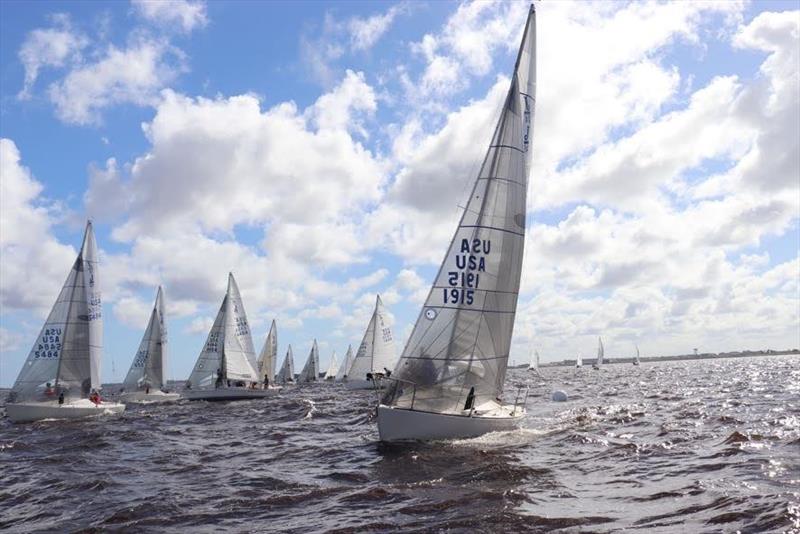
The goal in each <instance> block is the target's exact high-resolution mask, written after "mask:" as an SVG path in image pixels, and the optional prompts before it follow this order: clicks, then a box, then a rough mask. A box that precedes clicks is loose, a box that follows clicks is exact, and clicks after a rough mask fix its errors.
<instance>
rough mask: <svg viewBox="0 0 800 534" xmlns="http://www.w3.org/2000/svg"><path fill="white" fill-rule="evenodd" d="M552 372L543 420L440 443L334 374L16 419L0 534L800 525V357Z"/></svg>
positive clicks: (537, 388)
mask: <svg viewBox="0 0 800 534" xmlns="http://www.w3.org/2000/svg"><path fill="white" fill-rule="evenodd" d="M542 374H543V375H544V376H545V377H546V378H547V379H548V382H547V383H542V381H541V380H540V379H537V378H535V377H534V376H533V373H529V372H526V371H522V370H512V371H511V372H510V373H509V377H508V379H507V384H508V385H509V389H510V386H511V385H513V384H516V383H522V382H527V383H529V384H530V385H531V386H532V387H533V389H532V392H533V396H532V397H531V399H530V401H529V412H530V413H529V416H528V417H527V420H526V428H525V429H522V430H518V431H513V432H503V433H494V434H490V435H487V436H484V437H481V438H477V439H467V440H457V441H451V442H440V443H434V444H410V445H403V446H396V445H394V446H389V445H382V444H379V443H378V442H377V430H376V426H375V423H374V420H373V416H372V407H373V403H374V400H375V397H374V393H371V392H367V391H363V392H348V391H345V390H344V389H342V388H340V387H339V386H330V385H318V386H312V387H308V388H302V389H300V388H298V389H294V390H290V391H287V392H286V393H285V394H283V395H282V396H280V397H277V398H270V399H264V400H257V401H246V402H235V403H217V404H214V403H204V402H196V403H189V402H181V403H178V404H175V405H169V406H166V405H165V406H145V407H135V406H134V407H130V408H129V409H128V411H127V412H126V413H125V414H124V416H122V417H120V418H117V419H95V420H85V421H81V422H57V421H50V422H40V423H35V424H28V425H11V424H10V423H8V422H7V421H5V420H4V422H3V423H2V426H0V480H2V483H0V511H2V512H1V513H0V529H4V530H7V531H10V532H33V531H50V532H52V531H59V532H66V531H91V530H97V529H99V530H110V531H135V532H176V533H178V532H180V533H184V532H212V531H215V532H218V531H220V530H221V529H223V530H226V531H230V532H266V531H270V532H302V533H307V532H521V531H524V532H620V531H640V532H648V533H651V532H697V533H699V532H736V531H741V532H800V400H799V399H800V358H797V357H791V356H781V357H769V358H742V359H730V360H704V361H693V362H679V363H673V362H669V363H658V364H650V363H648V364H643V365H642V366H641V367H639V368H635V367H633V366H629V365H609V366H606V367H605V368H604V369H603V370H602V371H593V370H592V369H591V368H586V367H584V368H583V369H580V370H576V369H573V368H554V369H549V368H545V369H543V370H542ZM553 388H559V389H565V390H566V391H567V392H568V393H570V396H571V397H570V400H569V401H568V402H566V403H554V402H551V401H550V400H549V396H550V392H551V390H552V389H553Z"/></svg>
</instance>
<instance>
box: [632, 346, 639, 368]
mask: <svg viewBox="0 0 800 534" xmlns="http://www.w3.org/2000/svg"><path fill="white" fill-rule="evenodd" d="M640 363H641V362H640V361H639V345H636V358H635V359H634V360H633V365H639V364H640Z"/></svg>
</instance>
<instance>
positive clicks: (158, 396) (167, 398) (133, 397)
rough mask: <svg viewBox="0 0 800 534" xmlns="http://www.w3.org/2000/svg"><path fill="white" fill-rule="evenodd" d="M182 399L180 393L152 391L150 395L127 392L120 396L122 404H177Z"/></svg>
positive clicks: (142, 392) (141, 392)
mask: <svg viewBox="0 0 800 534" xmlns="http://www.w3.org/2000/svg"><path fill="white" fill-rule="evenodd" d="M180 398H181V394H180V393H164V392H163V391H161V390H151V391H150V393H145V392H144V391H126V392H125V393H121V394H120V396H119V400H120V402H125V403H129V402H131V403H135V402H140V403H144V404H154V403H158V402H175V401H176V400H178V399H180Z"/></svg>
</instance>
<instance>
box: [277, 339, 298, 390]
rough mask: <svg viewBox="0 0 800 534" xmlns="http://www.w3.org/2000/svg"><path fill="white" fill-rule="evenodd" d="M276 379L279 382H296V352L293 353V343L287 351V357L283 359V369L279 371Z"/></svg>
mask: <svg viewBox="0 0 800 534" xmlns="http://www.w3.org/2000/svg"><path fill="white" fill-rule="evenodd" d="M276 380H277V381H278V383H279V384H293V383H294V354H292V346H291V345H289V348H288V350H287V351H286V357H285V358H284V359H283V365H281V370H280V371H279V372H278V376H277V377H276Z"/></svg>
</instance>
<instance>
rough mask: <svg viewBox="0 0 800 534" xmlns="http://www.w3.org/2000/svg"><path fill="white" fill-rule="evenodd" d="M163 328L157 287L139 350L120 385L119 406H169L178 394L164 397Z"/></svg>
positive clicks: (162, 313) (176, 398) (162, 309)
mask: <svg viewBox="0 0 800 534" xmlns="http://www.w3.org/2000/svg"><path fill="white" fill-rule="evenodd" d="M166 369H167V326H166V324H165V322H164V293H163V292H162V290H161V286H158V292H157V293H156V301H155V304H153V311H152V312H151V313H150V320H149V321H148V323H147V329H146V330H145V331H144V336H143V337H142V341H141V343H139V350H137V351H136V355H135V356H134V357H133V362H132V363H131V368H130V370H128V374H127V375H126V376H125V380H124V381H123V382H122V387H123V392H122V394H121V395H120V400H121V401H122V402H170V401H176V400H178V398H180V394H179V393H167V392H165V391H164V388H165V387H166V385H167V380H166Z"/></svg>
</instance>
